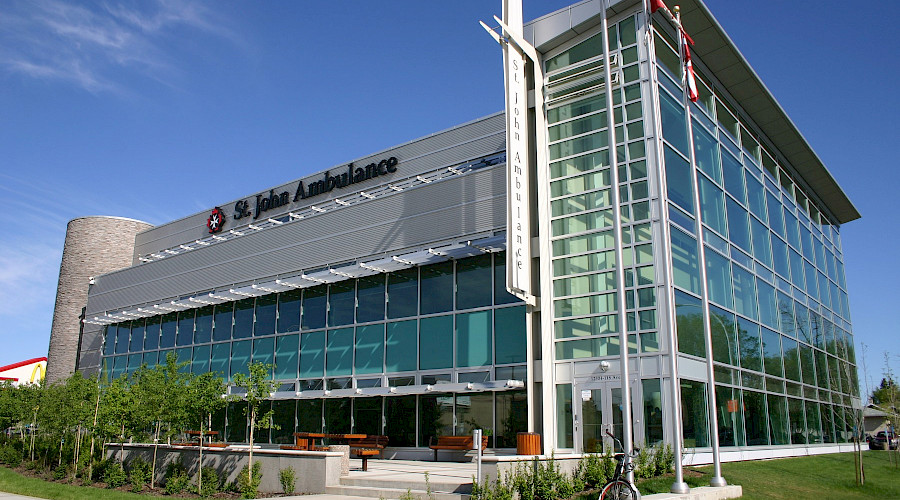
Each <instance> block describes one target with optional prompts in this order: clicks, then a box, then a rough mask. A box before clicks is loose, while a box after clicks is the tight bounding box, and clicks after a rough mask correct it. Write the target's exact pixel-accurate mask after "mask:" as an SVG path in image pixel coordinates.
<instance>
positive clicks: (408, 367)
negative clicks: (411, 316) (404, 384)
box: [385, 320, 418, 372]
mask: <svg viewBox="0 0 900 500" xmlns="http://www.w3.org/2000/svg"><path fill="white" fill-rule="evenodd" d="M417 333H418V332H417V322H416V320H409V321H399V322H396V323H388V324H387V333H386V335H387V338H386V353H385V371H387V372H403V371H413V370H415V369H416V359H417V353H418V342H417V340H416V337H417V335H416V334H417Z"/></svg>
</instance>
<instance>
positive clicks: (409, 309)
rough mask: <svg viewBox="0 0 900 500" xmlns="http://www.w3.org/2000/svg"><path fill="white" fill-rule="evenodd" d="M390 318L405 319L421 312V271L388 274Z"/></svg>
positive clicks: (412, 270)
mask: <svg viewBox="0 0 900 500" xmlns="http://www.w3.org/2000/svg"><path fill="white" fill-rule="evenodd" d="M387 280H388V304H387V312H388V318H405V317H408V316H415V315H416V314H417V313H418V312H419V269H418V268H416V267H413V268H411V269H404V270H402V271H397V272H393V273H390V274H388V277H387Z"/></svg>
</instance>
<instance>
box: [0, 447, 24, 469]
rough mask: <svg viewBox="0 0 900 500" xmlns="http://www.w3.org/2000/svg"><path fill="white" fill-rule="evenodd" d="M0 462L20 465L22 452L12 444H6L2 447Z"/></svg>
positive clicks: (14, 465) (12, 465) (0, 449)
mask: <svg viewBox="0 0 900 500" xmlns="http://www.w3.org/2000/svg"><path fill="white" fill-rule="evenodd" d="M0 462H2V463H4V464H6V465H8V466H10V467H18V466H19V465H21V464H22V452H21V451H20V450H19V449H17V448H16V447H14V446H12V445H10V444H5V445H3V447H2V448H0Z"/></svg>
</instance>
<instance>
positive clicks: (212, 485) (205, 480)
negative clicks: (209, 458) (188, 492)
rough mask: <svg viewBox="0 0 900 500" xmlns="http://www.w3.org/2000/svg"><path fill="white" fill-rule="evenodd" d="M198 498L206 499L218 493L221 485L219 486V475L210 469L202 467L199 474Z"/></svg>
mask: <svg viewBox="0 0 900 500" xmlns="http://www.w3.org/2000/svg"><path fill="white" fill-rule="evenodd" d="M200 474H201V476H200V478H201V479H202V481H200V483H201V484H200V491H199V493H200V496H201V497H203V498H208V497H211V496H213V495H215V494H216V493H218V492H219V489H220V487H221V485H220V484H219V474H218V473H217V472H216V469H214V468H212V467H204V468H203V470H202V471H201V472H200Z"/></svg>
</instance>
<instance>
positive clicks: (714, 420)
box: [675, 5, 728, 486]
mask: <svg viewBox="0 0 900 500" xmlns="http://www.w3.org/2000/svg"><path fill="white" fill-rule="evenodd" d="M675 18H676V20H677V21H678V26H679V28H677V30H678V53H679V55H680V56H681V58H680V59H681V73H682V86H683V88H684V90H683V92H682V98H681V101H682V104H683V105H684V120H685V123H686V126H687V136H688V149H689V151H688V159H689V160H690V162H691V187H692V189H693V191H694V200H693V201H694V217H696V219H697V250H698V257H699V264H700V296H701V301H702V304H703V306H702V307H703V311H701V313H702V314H703V336H704V338H705V339H706V378H707V383H706V393H707V400H708V405H707V414H708V415H709V440H710V444H711V445H712V453H713V469H714V472H713V477H712V479H710V480H709V484H710V486H727V485H728V483H727V482H726V481H725V478H723V477H722V464H721V462H720V460H719V416H718V415H717V413H716V384H715V378H714V373H713V350H712V328H711V326H710V314H709V286H708V282H707V281H706V279H707V278H706V274H707V273H706V249H705V248H704V245H703V236H702V233H703V217H702V216H701V215H700V186H699V183H698V182H697V176H696V175H695V168H694V165H695V162H694V133H693V131H694V127H693V125H692V124H691V103H690V100H689V98H688V73H687V67H686V66H685V56H686V54H685V52H684V44H685V43H686V42H685V39H684V30H683V29H681V28H680V26H681V12H680V8H679V7H678V6H677V5H676V6H675Z"/></svg>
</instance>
